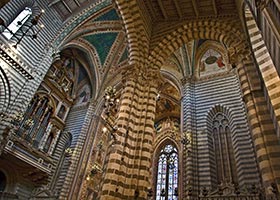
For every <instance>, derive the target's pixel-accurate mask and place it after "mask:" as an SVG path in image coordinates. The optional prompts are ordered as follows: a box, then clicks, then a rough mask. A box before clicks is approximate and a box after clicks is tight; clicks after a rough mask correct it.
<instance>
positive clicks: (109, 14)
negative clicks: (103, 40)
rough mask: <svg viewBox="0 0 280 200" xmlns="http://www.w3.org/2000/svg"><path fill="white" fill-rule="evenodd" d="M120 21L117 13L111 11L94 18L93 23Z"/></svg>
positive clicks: (113, 10)
mask: <svg viewBox="0 0 280 200" xmlns="http://www.w3.org/2000/svg"><path fill="white" fill-rule="evenodd" d="M113 20H120V17H119V16H118V13H117V12H116V10H115V9H111V10H109V11H108V12H106V13H104V14H102V15H101V16H99V17H97V18H95V19H94V20H93V21H113Z"/></svg>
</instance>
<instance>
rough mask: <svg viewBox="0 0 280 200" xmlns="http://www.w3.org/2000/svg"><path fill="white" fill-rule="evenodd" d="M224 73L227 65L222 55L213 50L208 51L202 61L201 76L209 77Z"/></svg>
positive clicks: (200, 66)
mask: <svg viewBox="0 0 280 200" xmlns="http://www.w3.org/2000/svg"><path fill="white" fill-rule="evenodd" d="M224 71H226V64H225V62H224V59H223V57H222V55H221V54H220V53H219V52H217V51H215V50H213V49H208V50H207V51H206V52H205V53H204V55H203V56H202V58H201V60H200V65H199V75H200V76H207V75H212V74H215V73H219V72H224Z"/></svg>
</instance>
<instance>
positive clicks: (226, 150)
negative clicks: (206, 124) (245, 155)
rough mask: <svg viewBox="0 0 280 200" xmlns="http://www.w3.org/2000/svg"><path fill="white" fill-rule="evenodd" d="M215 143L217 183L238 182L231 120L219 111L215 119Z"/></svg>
mask: <svg viewBox="0 0 280 200" xmlns="http://www.w3.org/2000/svg"><path fill="white" fill-rule="evenodd" d="M213 143H214V145H213V146H214V149H215V158H216V175H217V176H216V177H217V183H237V173H236V164H235V159H234V152H233V146H232V138H231V132H230V129H229V121H228V119H227V117H226V116H225V115H224V114H222V113H217V114H216V115H215V117H214V119H213Z"/></svg>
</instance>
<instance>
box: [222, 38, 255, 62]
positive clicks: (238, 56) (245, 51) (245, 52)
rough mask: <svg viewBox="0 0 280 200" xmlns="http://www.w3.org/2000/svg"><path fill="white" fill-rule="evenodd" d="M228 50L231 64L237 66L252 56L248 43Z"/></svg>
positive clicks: (242, 43) (241, 43)
mask: <svg viewBox="0 0 280 200" xmlns="http://www.w3.org/2000/svg"><path fill="white" fill-rule="evenodd" d="M227 50H228V57H229V63H231V64H235V65H237V64H238V63H240V62H242V60H243V59H245V58H248V57H250V56H251V55H252V52H251V50H250V47H249V45H248V43H247V42H244V41H243V42H240V43H239V44H237V45H235V47H230V48H228V49H227Z"/></svg>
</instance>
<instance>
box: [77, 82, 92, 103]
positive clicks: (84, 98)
mask: <svg viewBox="0 0 280 200" xmlns="http://www.w3.org/2000/svg"><path fill="white" fill-rule="evenodd" d="M78 91H80V92H79V93H78V95H77V100H76V104H81V103H85V102H88V101H89V99H90V85H89V84H85V85H83V86H82V88H81V89H79V90H78Z"/></svg>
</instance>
